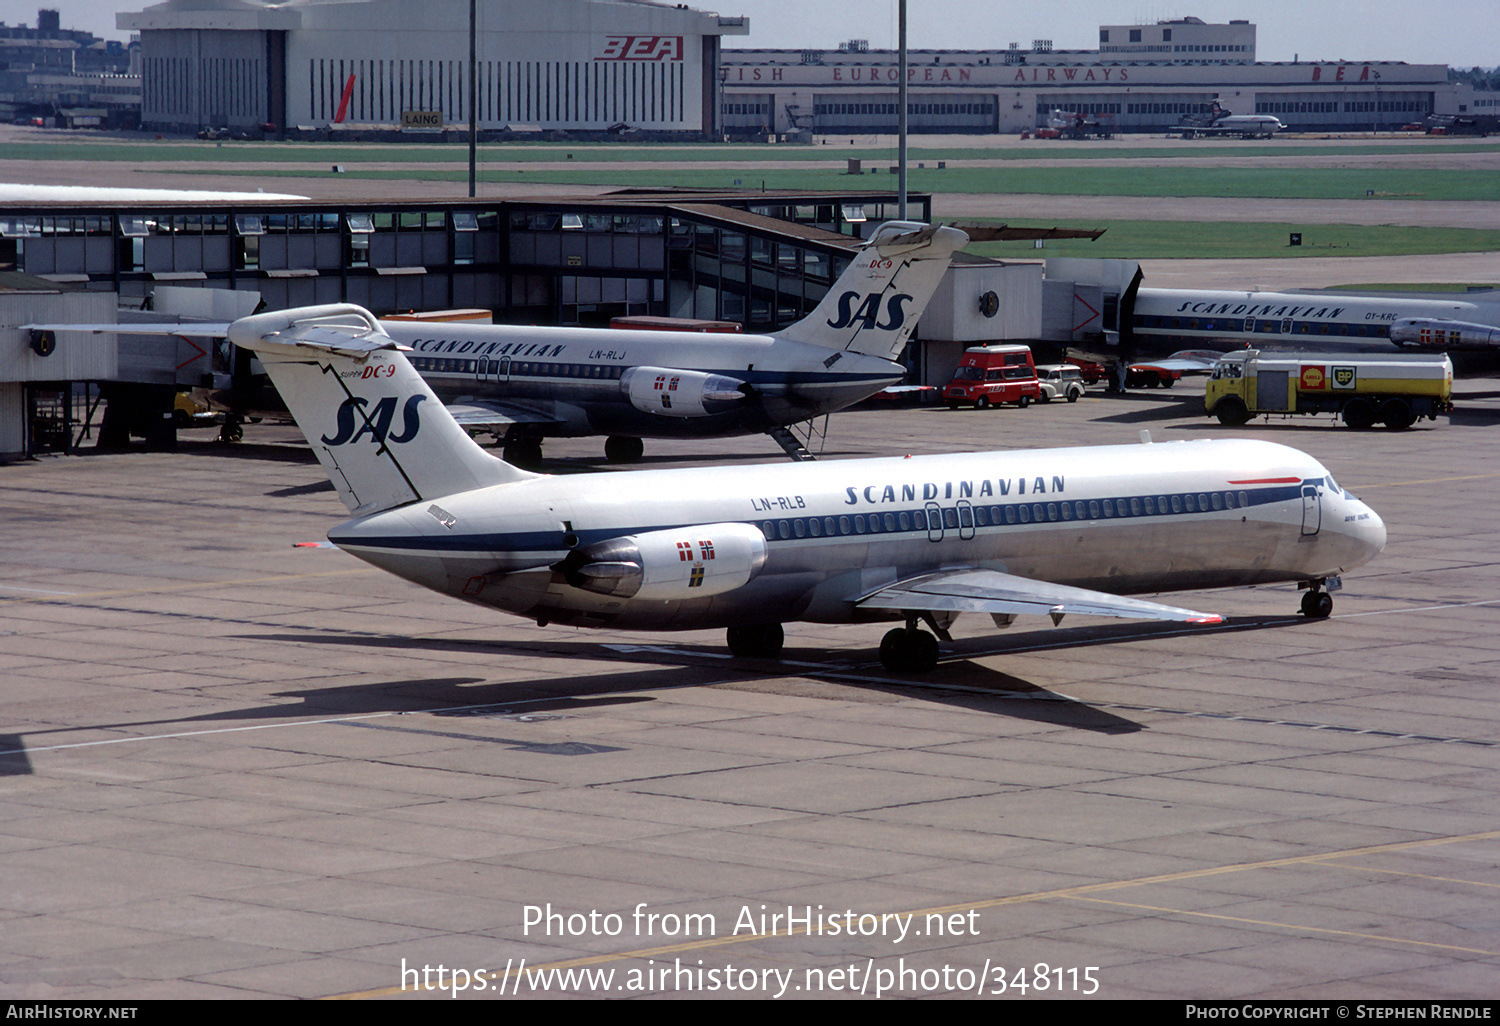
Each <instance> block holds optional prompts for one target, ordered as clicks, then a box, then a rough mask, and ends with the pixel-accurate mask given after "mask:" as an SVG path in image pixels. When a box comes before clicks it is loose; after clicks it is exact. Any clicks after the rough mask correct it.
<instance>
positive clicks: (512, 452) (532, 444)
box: [503, 438, 542, 469]
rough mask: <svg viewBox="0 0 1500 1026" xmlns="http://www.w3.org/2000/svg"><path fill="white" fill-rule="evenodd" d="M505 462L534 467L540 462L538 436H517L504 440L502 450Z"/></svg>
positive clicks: (540, 441)
mask: <svg viewBox="0 0 1500 1026" xmlns="http://www.w3.org/2000/svg"><path fill="white" fill-rule="evenodd" d="M503 453H504V458H505V462H506V463H509V464H510V465H511V466H513V467H521V468H523V469H524V468H528V467H536V466H540V465H541V462H542V440H541V439H540V438H518V439H516V440H515V441H511V442H506V443H505V449H504V450H503Z"/></svg>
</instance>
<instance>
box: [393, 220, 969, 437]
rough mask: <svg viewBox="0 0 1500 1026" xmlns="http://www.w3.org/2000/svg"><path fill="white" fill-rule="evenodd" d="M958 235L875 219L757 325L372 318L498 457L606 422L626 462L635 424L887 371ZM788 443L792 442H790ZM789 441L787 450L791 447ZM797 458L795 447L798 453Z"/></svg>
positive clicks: (668, 433) (714, 416)
mask: <svg viewBox="0 0 1500 1026" xmlns="http://www.w3.org/2000/svg"><path fill="white" fill-rule="evenodd" d="M968 241H969V237H968V236H967V235H966V234H965V233H964V232H962V231H960V230H958V229H956V228H948V227H942V226H930V225H924V224H917V223H914V222H906V221H889V222H886V223H885V224H882V225H881V226H880V227H879V228H878V229H876V231H875V233H874V234H873V235H872V236H871V237H870V239H869V240H868V241H867V242H866V243H865V244H864V247H863V249H862V250H861V252H860V255H859V256H858V257H856V258H855V259H854V261H853V262H852V263H851V264H850V265H849V267H848V269H847V270H846V271H845V272H844V273H843V274H842V275H841V276H840V277H839V279H838V281H836V282H834V284H833V287H832V288H831V289H829V290H828V294H827V295H826V296H824V297H823V300H822V302H820V303H819V304H818V306H817V308H816V309H815V310H813V312H812V313H811V314H809V315H808V316H807V317H805V318H803V319H802V320H800V321H798V322H797V323H795V324H793V325H791V326H789V327H787V328H784V329H782V330H781V331H777V332H774V333H772V334H770V335H749V334H714V335H703V334H696V333H686V332H672V331H641V330H623V329H616V328H609V329H603V328H537V327H517V326H511V325H474V324H462V323H442V324H421V325H419V324H413V323H408V322H397V321H391V322H386V323H384V324H383V325H382V328H383V329H384V331H385V332H386V333H387V334H388V335H390V337H391V338H393V339H395V340H396V342H398V343H400V344H403V345H406V346H410V347H411V349H412V353H411V357H410V359H411V361H412V363H413V364H414V365H415V366H416V368H417V370H418V371H420V372H421V374H422V376H423V377H425V378H426V379H427V381H428V382H429V383H430V384H431V385H432V388H433V391H434V392H436V393H437V395H438V396H439V397H440V398H442V399H443V400H444V401H445V402H448V403H450V404H453V409H452V410H451V412H452V413H454V415H455V416H456V417H457V418H458V420H459V422H460V423H461V424H463V425H464V426H465V427H470V428H484V429H488V430H492V431H495V432H496V433H497V434H500V433H502V432H503V433H504V438H505V453H506V458H507V459H509V460H511V461H512V462H520V463H535V462H537V461H539V460H540V457H541V446H542V439H543V438H546V437H559V436H581V435H607V436H608V440H607V442H606V445H605V453H606V455H608V456H609V457H610V459H611V460H614V461H617V462H630V461H633V460H635V459H638V458H639V457H640V455H641V452H642V448H643V445H642V442H641V439H643V438H703V437H710V436H720V435H743V434H758V433H761V432H770V433H773V437H777V439H778V441H780V442H781V444H782V445H783V446H786V445H787V441H786V440H785V438H786V436H780V435H778V432H777V429H782V430H783V431H784V429H785V427H786V425H790V424H796V423H800V422H802V421H808V420H811V419H813V418H815V417H821V416H823V415H825V414H828V413H833V412H835V411H837V410H841V409H843V408H844V407H846V406H850V405H852V404H854V403H856V402H858V401H860V400H861V399H865V398H867V397H869V396H871V395H874V394H875V393H876V392H879V391H880V390H881V389H883V388H885V387H887V386H889V385H893V384H897V383H898V382H900V381H901V379H902V378H903V377H904V376H905V373H906V369H905V368H904V367H902V366H901V365H900V364H899V363H896V362H895V361H896V359H897V358H898V357H899V356H900V355H901V351H902V350H903V349H904V348H905V347H906V343H907V340H908V339H910V338H911V333H912V329H913V328H914V327H916V323H917V318H918V317H920V316H921V314H922V311H924V310H925V309H926V308H927V304H928V302H929V301H930V300H931V299H932V295H933V293H934V292H935V291H936V290H937V287H938V283H939V282H940V281H941V280H942V277H943V274H944V273H945V272H946V271H947V269H948V262H949V258H950V257H951V256H952V254H953V253H954V251H956V250H958V249H960V248H962V247H963V246H964V245H965V244H966V243H967V242H968ZM789 451H791V450H789ZM794 455H795V454H794ZM803 458H805V457H803Z"/></svg>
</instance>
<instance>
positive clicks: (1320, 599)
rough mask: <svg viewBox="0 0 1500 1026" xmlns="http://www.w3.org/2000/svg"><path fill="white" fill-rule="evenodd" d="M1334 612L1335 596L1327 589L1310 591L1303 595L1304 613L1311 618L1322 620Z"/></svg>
mask: <svg viewBox="0 0 1500 1026" xmlns="http://www.w3.org/2000/svg"><path fill="white" fill-rule="evenodd" d="M1332 612H1333V596H1332V595H1330V594H1328V592H1326V591H1309V592H1308V593H1307V594H1305V595H1303V596H1302V615H1303V616H1305V617H1307V618H1308V619H1309V620H1322V619H1323V618H1325V617H1326V616H1328V615H1329V614H1330V613H1332Z"/></svg>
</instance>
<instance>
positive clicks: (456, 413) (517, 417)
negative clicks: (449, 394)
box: [447, 402, 562, 429]
mask: <svg viewBox="0 0 1500 1026" xmlns="http://www.w3.org/2000/svg"><path fill="white" fill-rule="evenodd" d="M447 409H448V412H449V413H451V414H452V415H453V419H454V420H456V421H458V423H459V424H460V425H461V426H462V427H466V428H475V429H483V428H498V427H506V426H508V425H510V424H561V423H562V418H561V417H558V416H556V415H555V414H551V413H544V412H542V411H541V410H534V409H531V408H530V407H527V406H522V405H520V404H518V403H497V402H468V403H458V404H456V405H453V406H449V407H448V408H447Z"/></svg>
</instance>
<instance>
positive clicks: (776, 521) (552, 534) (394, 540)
mask: <svg viewBox="0 0 1500 1026" xmlns="http://www.w3.org/2000/svg"><path fill="white" fill-rule="evenodd" d="M1312 480H1313V481H1314V482H1322V481H1324V480H1326V479H1324V478H1314V479H1312ZM1306 483H1307V482H1298V483H1297V484H1292V485H1281V486H1278V487H1274V488H1255V489H1232V490H1216V491H1212V492H1210V491H1203V492H1175V493H1166V494H1153V495H1149V496H1147V495H1135V496H1114V497H1111V498H1108V499H1103V498H1096V499H1067V500H1060V499H1058V498H1057V496H1056V495H1055V494H1054V495H1052V496H1050V497H1049V498H1048V499H1047V500H1041V499H1040V497H1038V499H1037V500H1036V501H1032V502H1012V503H1003V504H998V505H997V504H993V503H984V504H975V505H972V506H971V513H972V514H973V515H974V516H975V520H974V521H973V522H972V523H971V524H969V525H965V526H963V527H960V526H958V525H957V524H955V525H952V526H949V525H948V524H947V522H946V516H947V513H948V512H949V511H952V512H954V513H955V515H956V513H957V510H958V508H959V507H957V506H943V505H942V504H941V503H935V505H937V506H938V507H939V509H941V510H942V511H943V516H944V517H945V521H944V526H943V531H944V534H945V535H946V534H947V533H949V532H956V531H960V530H962V531H968V530H971V529H972V530H974V531H976V532H977V531H991V530H994V529H996V528H1001V529H1004V528H1011V527H1029V526H1030V525H1032V524H1067V523H1077V522H1085V523H1092V522H1097V521H1101V520H1149V519H1153V518H1160V517H1187V516H1199V515H1203V514H1212V513H1232V512H1233V511H1234V510H1237V509H1248V508H1250V507H1252V506H1264V505H1269V504H1271V503H1276V502H1289V501H1295V500H1298V499H1300V498H1301V495H1302V488H1303V486H1304V485H1305V484H1306ZM1226 496H1232V497H1233V502H1234V505H1232V506H1231V505H1229V504H1228V502H1229V499H1227V498H1226ZM1200 497H1203V498H1207V500H1208V503H1207V505H1208V508H1206V509H1204V508H1200V507H1201V506H1202V505H1203V503H1202V502H1201V501H1200ZM1242 497H1243V500H1248V501H1243V500H1242ZM1215 498H1217V499H1218V500H1219V506H1218V507H1217V508H1215V507H1214V505H1213V500H1214V499H1215ZM1162 500H1166V506H1167V508H1166V509H1163V508H1162ZM1148 502H1149V503H1150V507H1149V508H1150V509H1151V510H1152V512H1150V513H1148V512H1146V510H1147V508H1148V507H1147V503H1148ZM1122 503H1123V508H1124V512H1121V504H1122ZM1106 504H1108V505H1109V506H1110V510H1111V512H1110V513H1109V514H1108V515H1106V514H1105V512H1104V508H1105V505H1106ZM1064 505H1066V506H1067V507H1069V511H1070V513H1071V516H1069V517H1064V516H1063V512H1062V507H1063V506H1064ZM1080 506H1081V507H1082V508H1083V514H1084V515H1080V514H1079V512H1078V508H1079V507H1080ZM1189 507H1191V508H1189ZM1038 509H1040V510H1041V515H1040V516H1038V515H1037V512H1036V511H1037V510H1038ZM979 510H984V511H985V516H986V518H987V520H988V522H987V523H983V524H981V523H979V522H978V511H979ZM997 516H998V517H999V518H1000V522H997V521H996V519H995V518H996V517H997ZM902 517H905V518H906V524H907V526H905V527H903V526H901V525H902V519H901V518H902ZM1023 517H1024V519H1023ZM855 518H861V519H862V521H863V524H864V530H862V531H861V530H859V529H858V524H859V521H857V520H856V519H855ZM887 518H889V519H890V521H891V523H892V524H893V525H894V526H893V527H892V528H889V529H888V528H887V527H886V526H885V525H886V520H887ZM1012 518H1013V519H1012ZM827 521H833V524H834V528H835V530H834V531H833V533H831V534H830V533H828V532H827V530H826V527H825V524H826V522H827ZM872 521H875V524H874V526H872V524H871V522H872ZM738 522H739V523H743V524H746V525H748V526H751V527H756V528H759V529H760V531H761V533H762V534H764V535H765V536H766V541H767V542H768V543H771V544H779V543H781V542H798V541H819V540H821V539H824V538H882V537H885V536H886V535H892V536H899V535H926V534H927V532H928V530H929V528H928V526H927V508H926V506H908V507H906V508H904V509H892V510H878V511H870V512H865V513H840V514H831V515H822V516H816V517H813V516H802V517H776V518H772V519H770V520H766V519H755V520H742V521H738ZM813 522H816V523H817V525H818V527H817V531H818V533H817V534H814V533H813V528H812V526H811V525H812V523H813ZM695 526H697V525H695V524H680V523H679V524H661V525H657V526H647V525H642V526H640V527H618V528H606V529H602V530H601V529H595V530H579V531H575V532H574V533H575V534H577V535H578V546H577V547H579V548H586V547H587V546H589V545H592V544H593V543H595V542H600V541H606V540H608V539H611V538H619V537H621V536H622V535H627V534H646V533H648V532H651V531H678V530H690V529H692V528H693V527H695ZM783 527H784V528H785V530H784V531H783ZM799 527H800V530H801V533H798V530H799ZM932 530H937V528H936V527H935V526H934V527H933V528H932ZM560 539H561V532H560V531H527V532H523V533H516V534H456V535H452V536H444V537H440V536H435V535H434V536H427V537H412V536H410V535H380V536H375V537H351V536H346V537H340V536H337V535H335V534H332V533H330V534H329V540H331V541H333V542H334V543H335V544H337V545H339V546H340V547H341V548H346V549H354V548H368V549H398V550H406V551H413V552H433V553H453V552H485V553H495V554H501V553H509V554H516V553H526V552H531V553H554V552H557V551H558V550H559V549H560V548H561V546H560V545H559V544H558V542H559V541H560Z"/></svg>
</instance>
